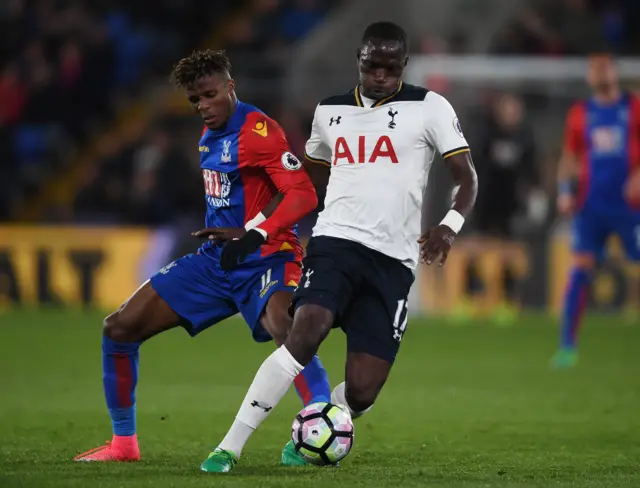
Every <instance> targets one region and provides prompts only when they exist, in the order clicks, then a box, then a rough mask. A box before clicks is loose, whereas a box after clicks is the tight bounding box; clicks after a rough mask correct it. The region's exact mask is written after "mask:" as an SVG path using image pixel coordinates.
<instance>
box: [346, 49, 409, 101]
mask: <svg viewBox="0 0 640 488" xmlns="http://www.w3.org/2000/svg"><path fill="white" fill-rule="evenodd" d="M357 56H358V72H359V73H360V85H361V86H362V94H363V95H364V96H365V97H368V98H372V99H374V100H380V99H382V98H385V97H388V96H389V95H391V94H392V93H393V92H394V91H396V89H397V88H398V83H399V82H400V79H401V78H402V72H403V71H404V67H405V66H406V65H407V60H408V59H409V58H408V56H407V55H406V54H405V52H404V50H403V49H402V44H400V43H399V42H397V41H377V42H376V41H370V42H367V43H366V44H365V45H364V46H362V49H360V50H358V52H357Z"/></svg>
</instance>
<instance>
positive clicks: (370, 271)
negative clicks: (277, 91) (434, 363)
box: [203, 22, 477, 472]
mask: <svg viewBox="0 0 640 488" xmlns="http://www.w3.org/2000/svg"><path fill="white" fill-rule="evenodd" d="M407 54H408V43H407V36H406V34H405V33H404V31H403V30H402V28H400V27H399V26H397V25H395V24H392V23H389V22H379V23H376V24H372V25H370V26H369V27H368V28H367V29H366V30H365V32H364V35H363V39H362V47H361V48H360V49H358V51H357V60H358V70H359V73H360V84H359V85H358V86H357V87H356V88H355V89H353V90H351V91H350V92H349V93H347V94H345V95H339V96H335V97H330V98H328V99H326V100H324V101H322V102H321V103H320V104H319V105H318V107H317V108H316V112H315V116H314V120H313V127H312V132H311V136H310V138H309V140H308V142H307V144H306V148H305V149H306V154H305V160H306V161H305V166H306V167H307V168H308V171H309V172H310V174H311V176H312V179H313V180H314V183H315V184H316V186H317V190H318V193H319V195H321V194H322V193H323V186H325V185H326V197H325V200H324V209H323V210H322V212H321V213H320V215H319V217H318V221H317V223H316V225H315V227H314V229H313V236H312V238H311V240H310V242H309V244H308V246H307V255H306V257H305V258H304V260H303V267H304V270H303V278H302V280H301V281H300V283H299V285H298V288H297V290H296V292H295V295H294V300H293V303H292V306H293V309H294V310H295V314H294V321H293V326H292V329H291V331H290V332H289V335H288V337H287V339H286V341H285V343H284V345H283V346H281V347H280V348H278V349H277V350H276V351H275V352H274V353H273V354H271V355H270V356H269V357H268V358H267V359H266V360H265V361H264V363H263V364H262V366H261V367H260V369H259V370H258V372H257V374H256V376H255V378H254V381H253V383H252V385H251V387H250V388H249V391H248V392H247V396H246V397H245V399H244V401H243V403H242V406H241V407H240V410H239V412H238V415H237V416H236V419H235V421H234V423H233V425H232V427H231V429H230V430H229V432H228V434H227V435H226V437H225V438H224V439H223V441H222V442H221V443H220V445H219V446H218V448H217V449H216V450H214V451H213V452H212V453H211V455H210V457H209V459H208V460H207V461H206V469H205V464H203V469H204V470H206V471H209V472H227V471H230V470H231V469H232V468H233V467H234V466H235V464H236V462H237V460H238V458H239V457H240V454H241V451H242V448H243V447H244V445H245V443H246V441H247V440H248V438H249V437H250V435H251V433H252V432H253V431H254V430H255V429H256V428H257V427H258V425H259V424H260V423H261V422H262V421H263V420H264V419H265V418H266V417H267V415H268V414H269V413H270V412H271V410H272V409H273V407H275V405H276V404H277V403H278V402H279V401H280V399H281V398H282V397H283V396H284V394H285V393H286V392H287V390H288V389H289V387H290V386H291V383H292V382H293V379H294V378H295V377H296V375H297V374H298V373H299V372H300V371H301V370H302V369H303V368H304V366H305V365H306V364H307V363H308V362H309V361H310V360H311V358H312V357H313V356H314V354H315V353H316V351H317V350H318V347H319V346H320V344H321V343H322V341H323V340H324V339H325V338H326V336H327V335H328V334H329V331H330V330H331V329H332V328H333V327H334V326H339V327H341V328H342V329H343V330H344V332H345V333H346V335H347V360H346V378H345V382H344V383H341V384H339V385H338V386H337V387H336V388H335V389H334V392H333V395H332V402H333V403H336V404H340V405H343V406H344V407H346V408H348V409H349V411H350V412H351V414H352V416H353V417H358V416H360V415H362V414H363V413H364V412H366V411H367V410H369V409H370V408H371V407H372V406H373V403H374V401H375V400H376V398H377V396H378V394H379V392H380V390H381V388H382V386H383V385H384V383H385V381H386V379H387V377H388V375H389V372H390V370H391V367H392V365H393V362H394V360H395V357H396V354H397V352H398V349H399V346H400V341H401V339H402V335H403V333H404V331H405V329H406V326H407V297H408V295H409V289H410V287H411V285H412V283H413V280H414V274H415V270H416V267H417V265H418V258H419V257H420V259H421V260H422V261H423V262H425V263H427V264H431V263H434V262H438V263H439V264H440V265H442V264H444V262H445V260H446V258H447V254H448V252H449V249H450V247H451V245H452V243H453V240H454V238H455V236H456V234H457V233H458V232H459V231H460V228H461V227H462V225H463V223H464V219H465V216H466V215H467V214H468V212H469V211H470V210H471V208H472V207H473V204H474V202H475V198H476V193H477V177H476V172H475V169H474V166H473V162H472V160H471V156H470V152H469V146H468V144H467V141H466V140H465V138H464V136H463V133H462V130H461V128H460V123H459V122H458V118H457V117H456V114H455V112H454V110H453V108H452V107H451V105H450V104H449V102H447V100H445V99H444V98H443V97H442V96H441V95H438V94H437V93H434V92H431V91H429V90H427V89H424V88H421V87H417V86H412V85H408V84H406V83H403V82H402V74H403V71H404V68H405V66H406V64H407V61H408V55H407ZM436 153H440V154H441V155H442V156H443V158H444V160H445V162H446V163H447V166H448V167H449V168H450V170H451V172H452V175H453V178H454V181H455V184H456V186H457V188H456V191H455V197H454V203H453V207H452V209H451V210H450V211H449V212H448V214H447V215H446V216H445V218H444V219H443V220H442V222H441V223H440V224H439V225H437V226H436V227H434V228H432V229H430V230H429V231H428V232H427V233H425V234H424V235H422V236H421V235H420V223H421V210H422V201H423V193H424V190H425V188H426V185H427V177H428V174H429V169H430V166H431V163H432V161H433V159H434V157H435V154H436ZM327 181H328V183H327Z"/></svg>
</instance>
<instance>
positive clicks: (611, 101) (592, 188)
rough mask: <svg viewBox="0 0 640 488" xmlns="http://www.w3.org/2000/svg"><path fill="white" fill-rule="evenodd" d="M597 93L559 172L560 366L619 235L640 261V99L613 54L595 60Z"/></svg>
mask: <svg viewBox="0 0 640 488" xmlns="http://www.w3.org/2000/svg"><path fill="white" fill-rule="evenodd" d="M587 82H588V83H589V86H590V87H591V90H592V96H591V97H590V98H589V99H587V100H582V101H579V102H577V103H575V104H574V106H573V107H572V108H571V110H570V111H569V113H568V115H567V122H566V131H565V143H564V151H563V156H562V159H561V161H560V165H559V170H558V210H559V212H560V213H561V214H562V215H566V216H571V218H572V239H573V242H572V251H573V263H572V269H571V272H570V275H569V280H568V283H567V289H566V294H565V298H564V308H563V312H562V324H561V334H560V347H559V349H558V352H557V353H556V355H555V356H554V357H553V358H552V366H553V367H556V368H567V367H572V366H574V365H575V364H576V362H577V360H578V355H577V349H576V346H577V335H578V330H579V327H580V324H581V322H582V315H583V312H584V310H585V308H586V306H587V303H588V299H589V291H590V285H591V276H592V273H593V270H594V268H595V267H596V265H597V264H598V263H599V262H600V261H602V259H603V258H604V250H605V245H606V242H607V240H608V238H609V237H610V236H611V235H613V234H617V235H618V237H619V238H620V240H621V241H622V244H623V246H624V248H625V251H626V253H627V256H628V257H629V259H631V260H633V261H638V260H640V198H639V197H640V171H639V170H640V98H638V97H637V96H636V95H633V94H631V93H627V92H624V91H622V90H621V89H620V83H619V80H618V72H617V69H616V65H615V61H614V60H613V58H612V57H611V56H609V55H606V54H602V55H595V56H592V57H591V58H590V60H589V68H588V73H587Z"/></svg>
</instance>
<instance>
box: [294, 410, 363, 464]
mask: <svg viewBox="0 0 640 488" xmlns="http://www.w3.org/2000/svg"><path fill="white" fill-rule="evenodd" d="M291 438H292V439H293V443H294V445H295V448H296V451H297V452H299V453H300V455H301V456H302V457H303V458H304V459H305V460H306V461H308V462H310V463H311V464H316V465H319V466H326V465H330V464H336V463H337V462H338V461H340V460H341V459H344V457H345V456H346V455H347V454H349V451H350V450H351V447H352V446H353V422H352V420H351V416H350V415H349V413H348V412H345V411H344V410H343V409H342V408H340V407H338V406H336V405H333V404H331V403H325V402H319V403H313V404H311V405H307V406H306V407H304V408H303V409H302V410H301V411H300V413H299V414H298V415H296V418H295V419H294V421H293V426H292V427H291Z"/></svg>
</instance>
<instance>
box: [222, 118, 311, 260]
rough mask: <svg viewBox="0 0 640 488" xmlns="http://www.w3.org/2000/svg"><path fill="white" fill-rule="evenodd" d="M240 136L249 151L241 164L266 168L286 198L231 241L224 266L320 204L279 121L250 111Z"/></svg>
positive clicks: (223, 251) (250, 251) (244, 147)
mask: <svg viewBox="0 0 640 488" xmlns="http://www.w3.org/2000/svg"><path fill="white" fill-rule="evenodd" d="M240 139H241V142H240V144H241V145H242V146H243V151H244V154H245V156H244V161H242V162H241V163H240V164H241V165H243V166H253V167H257V168H262V169H263V170H264V171H265V173H266V174H267V176H268V177H269V178H270V179H271V182H272V183H273V184H274V186H275V187H276V188H277V189H278V192H279V193H280V194H282V195H283V199H282V202H280V204H278V205H277V206H276V208H275V210H274V212H273V214H272V215H271V216H270V217H268V218H267V219H265V220H264V222H262V223H260V224H258V225H256V226H255V227H254V228H253V229H250V230H248V231H247V233H246V234H245V235H244V236H242V237H241V238H240V239H235V240H232V241H229V242H227V244H226V245H225V247H224V248H223V250H222V254H221V256H220V266H221V267H222V269H224V270H230V269H233V268H234V267H236V266H237V265H238V262H243V261H244V259H245V258H246V256H248V255H249V254H251V253H253V252H255V251H256V250H257V249H259V248H260V246H261V245H262V244H263V243H264V242H265V241H266V240H267V239H268V238H269V236H273V235H276V234H278V233H279V232H281V231H282V230H284V229H287V228H291V227H293V226H294V225H295V224H297V223H298V221H299V220H300V219H302V218H303V217H304V216H306V215H307V214H309V213H311V211H313V209H315V208H316V206H317V205H318V198H317V196H316V192H315V190H314V189H313V185H312V184H311V180H310V179H309V176H308V175H307V173H306V171H304V170H303V168H302V163H300V161H299V160H298V159H297V158H296V157H295V156H294V155H293V154H292V153H291V152H289V144H288V142H287V138H286V136H285V134H284V131H283V130H282V128H281V127H280V126H279V125H278V124H277V123H276V122H275V121H273V120H271V119H269V118H267V117H265V116H264V115H262V114H260V113H258V112H256V113H255V114H251V115H249V116H248V117H247V121H246V122H245V125H244V126H243V128H242V129H241V133H240Z"/></svg>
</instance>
